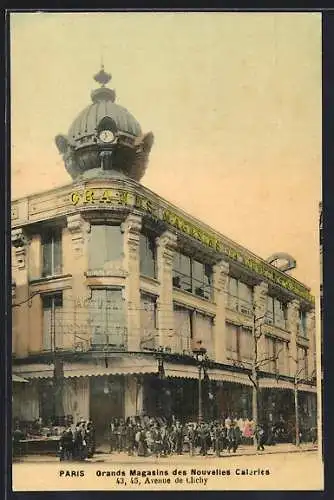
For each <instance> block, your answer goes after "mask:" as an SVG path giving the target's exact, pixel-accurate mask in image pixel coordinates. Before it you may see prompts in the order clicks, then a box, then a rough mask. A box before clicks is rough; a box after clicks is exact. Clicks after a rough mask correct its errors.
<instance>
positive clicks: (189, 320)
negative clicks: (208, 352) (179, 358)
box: [173, 304, 194, 353]
mask: <svg viewBox="0 0 334 500" xmlns="http://www.w3.org/2000/svg"><path fill="white" fill-rule="evenodd" d="M193 314H194V313H193V311H192V310H191V309H187V308H186V307H181V306H178V305H175V304H174V330H175V346H173V347H174V351H176V352H181V353H182V352H183V351H189V352H190V351H191V347H192V346H191V339H192V338H193V336H194V331H193Z"/></svg>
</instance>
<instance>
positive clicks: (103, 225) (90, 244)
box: [88, 222, 124, 271]
mask: <svg viewBox="0 0 334 500" xmlns="http://www.w3.org/2000/svg"><path fill="white" fill-rule="evenodd" d="M95 227H99V228H103V230H104V246H105V251H104V261H103V262H101V263H100V264H99V265H98V266H93V265H92V264H91V262H92V260H93V259H92V255H93V253H92V252H91V249H92V248H93V249H94V250H95V251H96V249H97V248H98V247H99V246H98V247H97V246H96V244H94V243H93V236H94V234H93V233H94V228H95ZM110 227H112V228H115V227H116V228H118V229H119V235H120V246H119V253H118V256H117V257H116V258H112V259H108V256H109V254H108V249H109V247H108V245H107V241H108V234H107V228H110ZM123 233H124V232H123V231H122V225H121V223H110V224H108V223H98V222H93V223H92V224H91V229H90V232H89V237H88V270H89V271H98V270H102V269H104V268H105V266H106V264H107V263H109V262H120V261H122V259H123V257H124V234H123ZM94 259H96V255H94Z"/></svg>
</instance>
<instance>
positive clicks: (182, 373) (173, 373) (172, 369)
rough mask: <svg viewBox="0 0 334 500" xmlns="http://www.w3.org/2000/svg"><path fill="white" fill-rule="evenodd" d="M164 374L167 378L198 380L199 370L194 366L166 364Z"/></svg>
mask: <svg viewBox="0 0 334 500" xmlns="http://www.w3.org/2000/svg"><path fill="white" fill-rule="evenodd" d="M164 373H165V376H166V377H176V378H195V379H198V368H197V366H193V365H182V364H176V363H164Z"/></svg>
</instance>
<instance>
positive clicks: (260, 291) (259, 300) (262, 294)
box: [253, 281, 268, 360]
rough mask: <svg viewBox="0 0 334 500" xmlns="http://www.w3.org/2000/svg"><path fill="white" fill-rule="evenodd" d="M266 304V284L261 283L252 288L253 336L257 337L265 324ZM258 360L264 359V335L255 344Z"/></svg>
mask: <svg viewBox="0 0 334 500" xmlns="http://www.w3.org/2000/svg"><path fill="white" fill-rule="evenodd" d="M267 302H268V283H266V282H264V281H262V282H261V283H260V284H259V285H256V286H255V287H254V296H253V313H254V318H253V319H254V325H255V334H256V335H257V336H259V335H260V333H261V328H262V327H263V325H264V323H265V315H266V312H267ZM257 352H258V360H260V359H263V358H265V357H266V341H265V335H264V334H263V332H262V335H261V336H260V337H259V340H258V344H257Z"/></svg>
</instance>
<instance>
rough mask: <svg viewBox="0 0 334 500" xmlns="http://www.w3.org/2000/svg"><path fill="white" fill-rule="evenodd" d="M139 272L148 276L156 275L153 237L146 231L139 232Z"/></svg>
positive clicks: (153, 276)
mask: <svg viewBox="0 0 334 500" xmlns="http://www.w3.org/2000/svg"><path fill="white" fill-rule="evenodd" d="M140 274H142V275H143V276H148V277H150V278H155V277H156V244H155V238H154V237H153V236H151V235H148V234H146V233H141V234H140Z"/></svg>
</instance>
